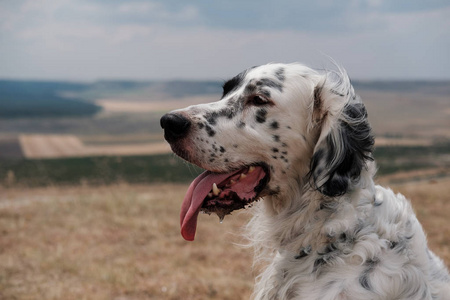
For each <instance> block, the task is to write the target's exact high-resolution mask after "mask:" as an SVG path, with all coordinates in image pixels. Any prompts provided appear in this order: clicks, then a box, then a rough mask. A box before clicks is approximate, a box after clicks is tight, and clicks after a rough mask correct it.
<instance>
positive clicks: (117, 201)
mask: <svg viewBox="0 0 450 300" xmlns="http://www.w3.org/2000/svg"><path fill="white" fill-rule="evenodd" d="M186 188H187V186H186V185H168V184H167V185H158V186H130V185H114V186H105V187H95V188H93V187H83V186H81V187H77V188H75V187H73V188H61V187H60V188H56V187H55V188H46V189H32V190H26V189H25V190H24V189H4V190H0V229H1V231H0V234H1V239H0V249H1V250H0V299H115V300H125V299H186V300H189V299H248V298H249V295H250V293H251V289H252V286H253V282H254V276H255V274H254V272H253V271H252V267H251V265H252V254H251V250H250V249H242V248H241V247H239V246H236V245H235V243H240V242H242V240H241V238H240V237H239V232H240V227H241V226H242V225H243V224H244V223H245V222H246V221H247V219H248V214H247V213H246V212H243V213H235V214H234V215H233V216H229V217H226V218H225V221H224V222H223V224H220V223H219V221H218V218H217V217H215V216H208V215H201V216H200V218H199V228H198V231H197V237H196V241H195V242H186V241H184V240H183V239H182V238H181V236H180V234H179V209H180V204H181V200H182V198H183V195H184V192H185V191H186ZM394 190H395V191H401V192H404V193H405V194H406V195H407V196H408V197H410V198H411V199H412V202H413V206H414V208H415V211H416V213H417V216H418V218H419V220H420V221H421V222H422V224H423V226H424V228H425V230H426V232H427V234H428V240H429V246H430V247H431V249H432V250H433V251H435V252H436V253H437V254H438V255H440V256H441V257H442V258H443V259H444V260H445V261H446V263H447V265H450V238H449V237H450V227H449V226H448V216H449V215H450V201H448V195H449V194H450V180H449V179H446V180H441V181H433V182H428V181H424V182H419V183H417V182H415V183H413V184H405V185H401V186H395V187H394Z"/></svg>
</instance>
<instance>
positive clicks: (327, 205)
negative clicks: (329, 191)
mask: <svg viewBox="0 0 450 300" xmlns="http://www.w3.org/2000/svg"><path fill="white" fill-rule="evenodd" d="M374 169H375V166H374V164H373V163H372V162H369V164H368V168H367V169H364V170H363V171H362V172H361V177H360V180H359V181H358V182H357V183H354V184H353V186H352V187H351V189H350V190H349V192H348V193H346V194H345V195H344V196H341V197H336V198H330V197H327V196H324V195H322V194H321V193H320V192H318V191H317V190H315V189H313V188H312V187H311V186H310V185H309V183H308V182H307V181H304V182H302V184H300V185H297V186H295V185H293V186H295V188H293V189H292V190H291V191H289V192H288V193H287V195H289V197H287V196H286V195H284V196H283V197H280V196H279V195H273V196H268V197H265V199H264V200H263V202H262V203H260V205H258V206H257V207H255V211H254V217H253V218H252V220H251V221H250V223H249V225H248V229H249V232H250V238H251V240H252V241H253V242H256V243H255V244H259V245H257V246H256V250H257V252H258V251H262V252H264V253H267V252H273V253H274V252H289V253H291V254H292V255H294V256H295V255H296V254H299V253H300V252H301V251H308V249H310V250H311V249H312V250H319V249H321V248H323V247H326V245H328V244H330V243H332V242H333V241H334V240H336V239H338V238H339V235H342V234H345V231H346V229H348V228H355V227H356V226H358V222H361V218H362V217H363V216H362V214H363V213H364V209H365V208H364V207H366V206H367V205H368V204H370V203H373V201H374V195H375V185H374V182H373V179H372V178H373V175H374V173H375V172H374ZM369 206H370V205H369ZM350 211H353V213H349V212H350ZM344 216H345V217H344ZM349 216H353V217H351V218H349ZM261 226H262V227H264V228H261ZM302 249H303V250H302ZM305 249H306V250H305ZM261 254H262V253H261Z"/></svg>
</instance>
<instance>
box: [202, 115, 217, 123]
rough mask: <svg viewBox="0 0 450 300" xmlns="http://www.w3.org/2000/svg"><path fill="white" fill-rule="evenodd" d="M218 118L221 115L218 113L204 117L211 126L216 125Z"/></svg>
mask: <svg viewBox="0 0 450 300" xmlns="http://www.w3.org/2000/svg"><path fill="white" fill-rule="evenodd" d="M218 116H219V114H218V113H217V112H209V113H206V114H205V115H203V117H204V118H205V119H206V121H207V122H208V123H209V124H210V125H216V119H217V117H218Z"/></svg>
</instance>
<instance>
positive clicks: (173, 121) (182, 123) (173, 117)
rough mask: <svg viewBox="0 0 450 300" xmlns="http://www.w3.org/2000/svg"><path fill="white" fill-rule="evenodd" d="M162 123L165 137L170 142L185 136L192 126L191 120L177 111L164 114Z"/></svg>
mask: <svg viewBox="0 0 450 300" xmlns="http://www.w3.org/2000/svg"><path fill="white" fill-rule="evenodd" d="M160 123H161V127H162V128H163V129H164V138H165V139H166V140H167V141H168V142H173V141H176V140H178V139H181V138H183V137H185V136H186V135H187V133H188V132H189V127H191V122H190V121H189V120H188V119H187V118H186V117H184V116H182V115H179V114H175V113H168V114H165V115H164V116H162V118H161V120H160Z"/></svg>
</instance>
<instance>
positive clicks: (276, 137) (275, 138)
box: [272, 135, 286, 154]
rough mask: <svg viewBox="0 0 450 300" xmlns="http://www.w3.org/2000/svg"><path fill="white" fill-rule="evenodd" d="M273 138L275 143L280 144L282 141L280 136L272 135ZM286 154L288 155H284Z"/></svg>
mask: <svg viewBox="0 0 450 300" xmlns="http://www.w3.org/2000/svg"><path fill="white" fill-rule="evenodd" d="M272 137H273V140H274V141H275V142H279V141H280V136H279V135H272ZM284 154H286V153H284Z"/></svg>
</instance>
